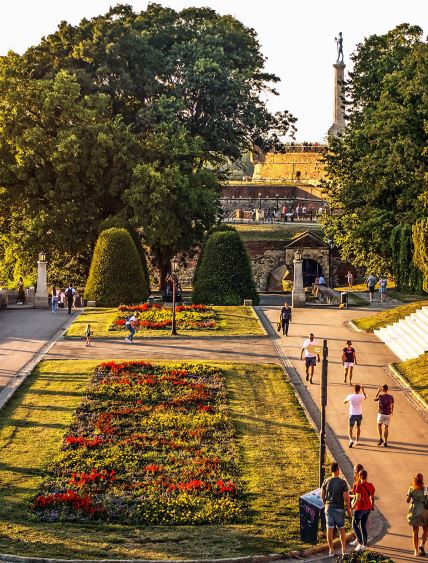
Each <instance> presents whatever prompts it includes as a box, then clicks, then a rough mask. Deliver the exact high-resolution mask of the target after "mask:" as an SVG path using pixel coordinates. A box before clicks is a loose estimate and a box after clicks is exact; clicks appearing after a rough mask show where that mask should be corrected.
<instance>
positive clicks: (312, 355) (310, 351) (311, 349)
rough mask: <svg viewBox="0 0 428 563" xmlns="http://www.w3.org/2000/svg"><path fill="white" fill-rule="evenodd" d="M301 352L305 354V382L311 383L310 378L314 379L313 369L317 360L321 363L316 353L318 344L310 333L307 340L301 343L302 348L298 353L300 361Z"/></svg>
mask: <svg viewBox="0 0 428 563" xmlns="http://www.w3.org/2000/svg"><path fill="white" fill-rule="evenodd" d="M303 352H304V353H305V369H306V381H309V383H312V378H313V377H314V369H315V366H316V365H317V358H318V361H319V362H320V361H321V359H320V355H319V352H318V342H317V341H316V340H315V338H314V335H313V334H312V333H311V334H310V335H309V338H307V339H306V340H305V341H304V342H303V348H302V350H301V351H300V359H302V356H303ZM309 369H310V373H309Z"/></svg>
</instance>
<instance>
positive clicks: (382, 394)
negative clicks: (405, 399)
mask: <svg viewBox="0 0 428 563" xmlns="http://www.w3.org/2000/svg"><path fill="white" fill-rule="evenodd" d="M374 400H375V401H379V412H378V414H377V431H378V434H379V442H378V443H377V445H378V446H381V445H382V444H383V446H384V447H385V448H387V447H388V434H389V424H390V422H391V416H392V415H393V414H394V397H393V396H392V395H390V394H389V393H388V385H386V384H385V385H382V387H379V389H378V390H377V393H376V396H375V398H374ZM382 426H383V438H382Z"/></svg>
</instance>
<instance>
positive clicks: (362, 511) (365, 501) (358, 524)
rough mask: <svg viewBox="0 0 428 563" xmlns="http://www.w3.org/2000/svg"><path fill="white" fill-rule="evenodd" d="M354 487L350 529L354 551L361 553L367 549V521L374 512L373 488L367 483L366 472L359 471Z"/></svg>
mask: <svg viewBox="0 0 428 563" xmlns="http://www.w3.org/2000/svg"><path fill="white" fill-rule="evenodd" d="M358 477H359V479H358V482H357V485H356V487H355V496H354V498H353V502H352V509H353V515H352V528H353V530H354V533H355V536H356V538H357V542H358V543H357V546H356V548H355V551H363V550H364V549H366V547H367V539H368V537H367V520H368V519H369V516H370V513H371V511H372V510H374V494H375V488H374V486H373V483H369V482H368V481H367V471H366V470H365V469H361V471H360V472H359V474H358Z"/></svg>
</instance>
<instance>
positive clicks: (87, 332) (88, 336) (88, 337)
mask: <svg viewBox="0 0 428 563" xmlns="http://www.w3.org/2000/svg"><path fill="white" fill-rule="evenodd" d="M93 334H94V333H93V332H92V330H91V324H90V323H88V324H87V325H86V329H85V337H86V346H92V344H91V336H92V335H93Z"/></svg>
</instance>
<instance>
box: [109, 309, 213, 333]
mask: <svg viewBox="0 0 428 563" xmlns="http://www.w3.org/2000/svg"><path fill="white" fill-rule="evenodd" d="M118 309H119V314H118V317H117V318H116V319H115V320H114V321H113V324H112V326H111V327H110V329H109V330H124V329H125V322H126V317H127V316H128V315H130V314H133V315H135V317H136V319H137V320H136V321H135V323H134V326H135V328H137V329H138V328H140V329H157V330H166V329H168V328H171V326H172V309H171V307H165V306H163V305H157V304H153V305H149V304H147V303H143V304H141V305H121V306H120V307H119V308H118ZM175 311H176V323H177V328H179V329H180V330H195V329H196V330H198V329H216V328H218V327H217V323H216V320H215V318H216V313H215V311H214V310H213V309H210V308H209V307H207V306H205V305H178V306H177V307H176V308H175Z"/></svg>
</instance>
